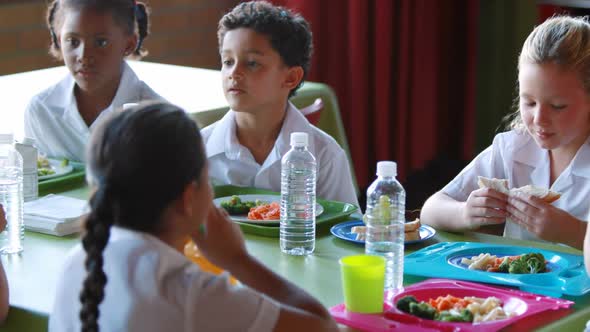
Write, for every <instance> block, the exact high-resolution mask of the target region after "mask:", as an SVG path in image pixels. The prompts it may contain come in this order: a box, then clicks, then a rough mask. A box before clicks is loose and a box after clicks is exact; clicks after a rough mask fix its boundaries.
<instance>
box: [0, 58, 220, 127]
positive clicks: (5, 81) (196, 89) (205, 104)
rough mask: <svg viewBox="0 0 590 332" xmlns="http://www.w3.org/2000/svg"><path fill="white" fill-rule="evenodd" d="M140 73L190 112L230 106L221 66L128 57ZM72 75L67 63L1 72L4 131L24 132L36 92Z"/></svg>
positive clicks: (158, 91)
mask: <svg viewBox="0 0 590 332" xmlns="http://www.w3.org/2000/svg"><path fill="white" fill-rule="evenodd" d="M128 63H129V65H130V66H131V68H132V69H133V70H134V71H135V73H136V74H137V76H138V77H139V78H140V79H141V80H143V81H144V82H146V83H147V84H148V85H149V86H150V87H151V88H152V89H154V91H156V92H157V93H158V94H159V95H161V96H162V97H164V98H165V99H166V100H168V101H170V102H171V103H174V104H176V105H178V106H180V107H182V108H184V109H185V110H186V111H187V112H189V113H196V112H200V111H206V110H211V109H219V108H227V102H226V100H225V98H224V96H223V90H222V88H221V72H220V71H218V70H211V69H203V68H194V67H185V66H177V65H169V64H162V63H154V62H144V61H128ZM66 75H68V70H67V68H66V67H65V66H58V67H52V68H47V69H40V70H34V71H29V72H23V73H18V74H12V75H3V76H0V91H1V93H0V96H1V97H2V98H1V99H2V109H1V110H0V133H9V132H12V133H13V134H15V136H16V137H20V136H22V135H23V134H24V111H25V108H26V106H27V104H28V102H29V100H30V99H31V97H32V96H34V95H35V94H37V93H39V92H41V91H43V90H44V89H46V88H48V87H50V86H51V85H53V84H55V83H57V82H58V81H60V80H61V79H62V78H63V77H65V76H66Z"/></svg>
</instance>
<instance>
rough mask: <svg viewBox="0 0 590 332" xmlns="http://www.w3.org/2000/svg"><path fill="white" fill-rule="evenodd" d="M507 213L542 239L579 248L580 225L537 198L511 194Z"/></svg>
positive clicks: (581, 228) (581, 225)
mask: <svg viewBox="0 0 590 332" xmlns="http://www.w3.org/2000/svg"><path fill="white" fill-rule="evenodd" d="M508 213H509V214H510V216H509V217H510V220H511V221H513V222H514V223H516V224H518V225H520V226H522V227H523V228H525V229H526V230H528V231H529V232H531V233H532V234H535V235H536V236H538V237H539V238H541V239H543V240H546V241H551V242H559V243H565V244H568V245H570V246H572V247H575V248H580V249H581V247H582V243H583V239H584V233H585V232H584V228H583V226H584V225H583V224H582V222H581V221H580V220H578V219H577V218H575V217H574V216H572V215H571V214H569V213H567V212H566V211H564V210H562V209H559V208H557V207H555V206H553V205H551V204H549V203H547V202H545V201H543V200H542V199H540V198H538V197H535V196H532V195H529V194H525V193H520V192H519V193H515V194H514V195H510V198H509V199H508Z"/></svg>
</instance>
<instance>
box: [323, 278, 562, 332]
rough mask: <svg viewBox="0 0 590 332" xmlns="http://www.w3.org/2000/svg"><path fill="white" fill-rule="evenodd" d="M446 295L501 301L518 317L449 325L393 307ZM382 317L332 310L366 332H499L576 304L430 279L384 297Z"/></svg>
mask: <svg viewBox="0 0 590 332" xmlns="http://www.w3.org/2000/svg"><path fill="white" fill-rule="evenodd" d="M447 294H450V295H453V296H457V297H465V296H476V297H483V298H486V297H489V296H494V297H496V298H498V299H500V300H501V301H502V303H503V307H504V308H505V309H506V310H507V311H508V312H516V316H513V317H510V318H507V319H502V320H497V321H491V322H483V323H447V322H440V321H435V320H429V319H422V318H419V317H416V316H413V315H410V314H408V313H405V312H403V311H400V310H398V309H397V308H396V307H395V305H394V303H396V302H397V300H398V299H399V298H401V297H404V296H406V295H413V296H414V297H415V298H416V299H417V300H418V301H427V300H428V299H430V298H437V297H439V296H446V295H447ZM385 298H386V300H385V303H384V304H383V310H384V313H383V314H359V313H353V312H347V311H346V309H345V307H344V304H339V305H337V306H335V307H332V308H330V313H331V314H332V316H333V317H334V319H335V320H336V321H337V322H339V323H341V324H345V325H348V326H351V327H353V328H356V329H361V330H365V331H375V332H385V331H391V330H401V331H417V332H421V331H443V332H447V331H448V332H451V331H453V332H458V331H478V332H487V331H498V330H500V329H502V328H504V327H507V326H508V325H510V324H513V323H515V322H516V321H519V320H522V319H523V318H526V317H529V316H532V315H534V314H537V313H539V312H542V311H546V310H558V309H567V308H569V307H570V306H571V305H572V304H573V302H572V301H567V300H562V299H557V298H552V297H547V296H543V295H538V294H532V293H526V292H523V291H519V290H515V289H507V288H498V287H492V286H485V285H481V284H476V283H472V282H467V281H458V280H449V279H430V280H426V281H423V282H420V283H417V284H414V285H411V286H408V287H406V288H405V289H404V291H403V292H402V293H400V294H398V295H395V296H392V295H391V294H390V293H386V294H385Z"/></svg>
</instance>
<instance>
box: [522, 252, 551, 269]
mask: <svg viewBox="0 0 590 332" xmlns="http://www.w3.org/2000/svg"><path fill="white" fill-rule="evenodd" d="M521 259H522V260H524V261H525V262H526V265H527V267H528V271H529V272H528V273H540V272H545V257H543V254H541V253H530V254H526V255H523V256H522V257H521Z"/></svg>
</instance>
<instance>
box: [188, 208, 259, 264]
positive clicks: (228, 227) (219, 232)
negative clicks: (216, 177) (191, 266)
mask: <svg viewBox="0 0 590 332" xmlns="http://www.w3.org/2000/svg"><path fill="white" fill-rule="evenodd" d="M205 226H206V230H205V232H204V233H201V232H199V233H197V234H193V235H192V238H193V241H194V242H195V243H196V244H197V247H198V248H199V251H200V252H201V253H203V255H205V257H206V258H207V259H208V260H209V261H210V262H211V263H213V264H215V265H217V266H219V267H221V268H223V269H225V270H229V271H231V270H232V267H234V266H235V264H240V262H241V261H242V259H243V258H244V256H245V255H247V254H248V252H247V250H246V245H245V244H244V237H243V236H242V231H241V230H240V228H239V227H238V225H237V224H235V223H234V222H233V221H231V219H230V218H229V215H228V214H227V212H226V211H225V210H224V209H222V208H217V207H216V206H214V205H213V203H211V207H210V208H209V216H208V217H207V222H206V223H205Z"/></svg>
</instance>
